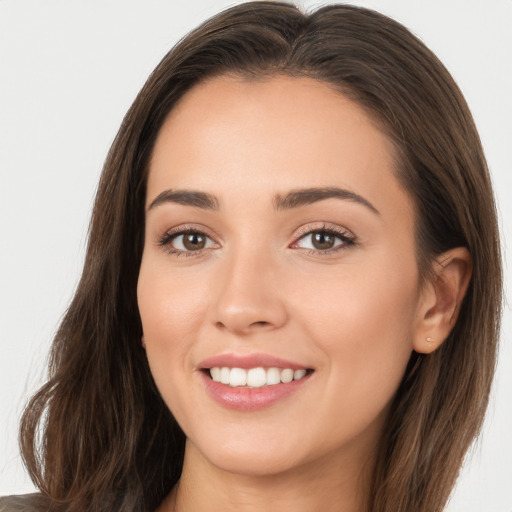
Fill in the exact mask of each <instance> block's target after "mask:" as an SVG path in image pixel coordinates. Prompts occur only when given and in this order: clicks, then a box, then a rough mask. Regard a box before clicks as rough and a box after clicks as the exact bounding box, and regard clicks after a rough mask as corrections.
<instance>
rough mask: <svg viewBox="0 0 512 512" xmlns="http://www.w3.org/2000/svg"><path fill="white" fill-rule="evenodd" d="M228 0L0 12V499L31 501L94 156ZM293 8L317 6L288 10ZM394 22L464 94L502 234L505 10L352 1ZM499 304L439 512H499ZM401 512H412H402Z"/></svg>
mask: <svg viewBox="0 0 512 512" xmlns="http://www.w3.org/2000/svg"><path fill="white" fill-rule="evenodd" d="M234 3H236V2H233V1H232V0H188V1H184V0H179V1H176V0H174V1H171V0H167V1H164V0H137V1H135V0H0V340H1V350H0V406H1V409H0V411H1V412H0V495H2V494H10V493H21V492H30V491H31V490H33V486H32V484H31V483H30V482H29V480H28V478H27V477H26V476H25V473H24V470H23V467H22V464H21V460H20V457H19V455H18V448H17V421H18V418H19V415H20V413H21V410H22V408H23V404H24V403H25V401H26V400H27V397H28V396H29V395H30V394H31V393H33V392H34V391H35V390H36V389H37V387H38V386H39V385H40V384H41V383H42V382H43V379H44V373H45V361H46V355H47V352H48V348H49V345H50V342H51V339H52V335H53V333H54V332H55V329H56V327H57V325H58V322H59V319H60V318H61V316H62V313H63V312H64V310H65V308H66V306H67V304H68V302H69V300H70V298H71V296H72V293H73V290H74V288H75V286H76V283H77V279H78V277H79V273H80V269H81V265H82V261H83V254H84V248H85V242H86V231H87V225H88V219H89V214H90V209H91V204H92V200H93V196H94V192H95V188H96V184H97V180H98V176H99V173H100V170H101V166H102V163H103V160H104V158H105V156H106V153H107V150H108V148H109V146H110V144H111V142H112V140H113V137H114V136H115V134H116V131H117V129H118V127H119V124H120V122H121V120H122V117H123V115H124V113H125V112H126V110H127V109H128V107H129V105H130V104H131V102H132V101H133V99H134V98H135V95H136V93H137V92H138V90H139V89H140V87H141V86H142V84H143V82H144V81H145V79H146V77H147V75H148V74H149V73H150V71H151V70H152V69H153V68H154V66H155V65H156V64H157V63H158V62H159V60H160V59H161V58H162V56H163V55H164V54H165V53H166V51H167V50H168V49H169V48H170V47H171V46H172V45H173V44H174V43H175V42H176V41H177V40H178V39H179V38H180V37H182V36H183V35H185V34H186V33H187V32H188V31H189V30H190V29H192V28H193V27H195V26H196V25H197V24H198V23H200V22H201V21H203V20H204V19H206V18H207V17H209V16H210V15H213V14H215V13H216V12H217V11H219V10H220V9H222V8H223V7H227V6H229V5H233V4H234ZM298 3H299V5H302V6H304V7H306V8H311V7H314V6H318V5H321V4H322V3H328V2H317V1H308V0H305V1H302V2H298ZM353 3H355V4H358V5H363V6H367V7H372V8H375V9H377V10H380V11H382V12H384V13H385V14H388V15H391V16H392V17H394V18H396V19H398V20H399V21H401V22H402V23H404V24H405V25H406V26H408V27H409V28H410V29H412V30H413V32H415V33H416V34H417V35H419V36H420V37H421V38H422V39H423V40H424V41H425V43H426V44H427V45H428V46H429V47H431V48H432V49H433V50H434V52H435V53H437V55H438V56H439V57H440V58H441V60H442V61H443V62H444V63H445V64H446V65H447V67H448V68H449V70H450V71H451V72H452V74H453V75H454V77H455V79H456V80H457V82H458V83H459V85H460V87H461V88H462V90H463V92H464V94H465V95H466V98H467V101H468V103H469V105H470V108H471V109H472V111H473V114H474V116H475V119H476V123H477V126H478V127H479V130H480V134H481V137H482V141H483V144H484V148H485V150H486V154H487V158H488V162H489V165H490V168H491V172H492V175H493V180H494V184H495V187H496V192H497V196H498V203H499V208H500V222H501V229H502V235H503V238H504V240H505V267H506V268H505V271H506V285H507V289H510V279H511V278H510V273H509V271H508V268H507V266H508V260H509V254H508V251H507V243H506V240H507V238H510V235H511V229H512V201H511V200H510V190H511V188H512V187H511V185H512V178H511V174H510V173H511V170H512V165H511V164H512V157H511V145H512V128H511V126H512V0H488V1H486V2H482V1H481V0H470V1H468V0H465V1H463V0H429V1H426V0H425V1H413V0H380V1H379V0H367V1H364V0H356V1H354V2H353ZM511 321H512V317H511V311H510V307H509V306H508V305H506V308H505V317H504V329H503V336H502V346H501V355H500V363H499V367H498V373H497V379H496V383H495V387H494V392H493V397H492V402H491V407H490V410H489V413H488V416H487V421H486V426H485V431H484V434H483V436H482V438H481V440H480V441H479V443H477V444H476V445H475V448H474V449H473V450H472V455H471V456H470V457H468V459H467V461H466V464H465V466H464V468H463V471H462V474H461V477H460V480H459V484H458V486H457V488H456V490H455V492H454V495H453V498H452V500H451V503H450V505H449V507H448V510H449V511H450V512H512V348H511V346H510V335H511V331H512V322H511ZM411 512H412V511H411Z"/></svg>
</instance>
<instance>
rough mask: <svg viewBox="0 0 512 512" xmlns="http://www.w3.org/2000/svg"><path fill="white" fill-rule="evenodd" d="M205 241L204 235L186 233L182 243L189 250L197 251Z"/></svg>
mask: <svg viewBox="0 0 512 512" xmlns="http://www.w3.org/2000/svg"><path fill="white" fill-rule="evenodd" d="M205 243H206V240H205V237H204V236H203V235H200V234H199V233H188V234H186V235H185V236H184V237H183V245H184V246H185V248H186V249H188V250H189V251H197V250H199V249H203V248H204V246H205Z"/></svg>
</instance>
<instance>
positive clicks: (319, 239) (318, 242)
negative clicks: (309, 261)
mask: <svg viewBox="0 0 512 512" xmlns="http://www.w3.org/2000/svg"><path fill="white" fill-rule="evenodd" d="M333 245H334V237H333V236H331V235H330V234H329V233H322V232H319V233H315V234H314V235H313V246H314V247H315V248H316V249H330V248H331V247H333Z"/></svg>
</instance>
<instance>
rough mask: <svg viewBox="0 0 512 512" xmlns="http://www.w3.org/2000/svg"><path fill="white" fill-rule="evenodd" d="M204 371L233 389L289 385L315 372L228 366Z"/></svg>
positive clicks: (304, 369) (310, 370)
mask: <svg viewBox="0 0 512 512" xmlns="http://www.w3.org/2000/svg"><path fill="white" fill-rule="evenodd" d="M202 371H203V372H204V373H205V375H206V376H207V377H209V378H210V379H211V380H213V381H214V382H218V383H220V384H224V385H226V386H229V387H232V388H263V387H269V386H276V385H278V384H288V383H290V382H293V381H298V380H301V379H304V378H305V377H306V376H308V375H310V374H311V373H312V372H313V369H311V368H299V369H293V368H278V367H270V368H265V367H262V366H258V367H255V368H239V367H228V366H214V367H211V368H203V369H202Z"/></svg>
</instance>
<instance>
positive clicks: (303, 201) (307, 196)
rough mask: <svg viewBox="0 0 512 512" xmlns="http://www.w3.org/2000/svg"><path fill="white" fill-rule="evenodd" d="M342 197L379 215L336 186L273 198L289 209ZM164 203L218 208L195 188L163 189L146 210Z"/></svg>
mask: <svg viewBox="0 0 512 512" xmlns="http://www.w3.org/2000/svg"><path fill="white" fill-rule="evenodd" d="M332 198H335V199H343V200H347V201H354V202H356V203H358V204H361V205H363V206H365V207H366V208H368V209H369V210H371V211H372V212H373V213H376V214H377V215H380V213H379V211H378V210H377V208H375V206H373V205H372V204H371V203H370V202H369V201H368V200H367V199H365V198H364V197H362V196H360V195H359V194H356V193H355V192H352V191H350V190H346V189H343V188H338V187H324V188H304V189H297V190H292V191H290V192H288V193H287V194H286V195H284V196H281V195H279V194H277V195H276V196H275V197H274V199H273V204H274V209H275V210H278V211H279V210H289V209H293V208H299V207H300V206H306V205H308V204H313V203H316V202H318V201H323V200H325V199H332ZM165 203H177V204H183V205H186V206H195V207H196V208H202V209H205V210H218V209H219V200H218V199H217V197H215V196H214V195H212V194H208V193H207V192H200V191H196V190H164V191H163V192H161V193H160V194H158V196H157V197H156V198H155V199H154V200H153V201H152V202H151V204H150V205H149V207H148V211H149V210H152V209H153V208H156V207H157V206H159V205H161V204H165Z"/></svg>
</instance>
